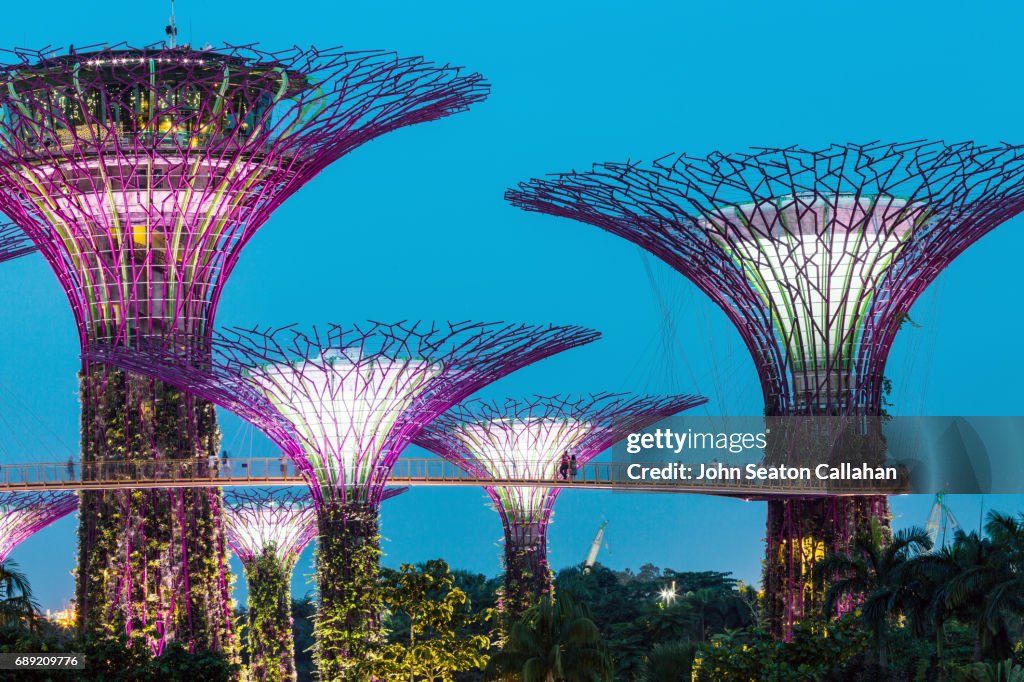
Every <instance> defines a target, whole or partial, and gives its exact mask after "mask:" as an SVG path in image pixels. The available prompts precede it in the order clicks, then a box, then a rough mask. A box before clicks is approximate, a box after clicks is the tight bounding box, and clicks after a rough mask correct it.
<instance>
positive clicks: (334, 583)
mask: <svg viewBox="0 0 1024 682" xmlns="http://www.w3.org/2000/svg"><path fill="white" fill-rule="evenodd" d="M317 523H318V525H319V530H320V537H319V540H318V543H317V549H316V584H317V589H318V594H319V604H318V612H317V619H316V627H315V631H314V633H315V636H316V649H315V651H314V658H315V660H316V662H317V669H318V670H319V672H320V678H321V680H323V682H337V681H339V680H358V679H360V678H359V677H357V676H355V674H354V672H353V670H354V668H355V666H357V665H358V664H359V662H360V661H362V660H363V659H364V658H365V657H366V656H367V655H368V654H369V653H370V652H371V651H373V650H374V649H375V648H376V646H377V645H379V644H380V642H381V632H380V612H381V590H380V584H379V578H380V555H381V552H380V535H379V510H378V509H377V507H375V506H369V505H366V504H362V503H349V504H343V503H341V502H332V503H328V504H326V505H325V506H323V507H322V508H321V509H320V510H319V513H318V516H317Z"/></svg>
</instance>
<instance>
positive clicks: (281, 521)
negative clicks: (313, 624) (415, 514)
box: [224, 487, 408, 682]
mask: <svg viewBox="0 0 1024 682" xmlns="http://www.w3.org/2000/svg"><path fill="white" fill-rule="evenodd" d="M406 490H408V488H405V487H402V488H388V489H386V490H385V492H384V499H388V498H390V497H394V496H395V495H398V494H400V493H403V492H405V491H406ZM224 526H225V529H226V531H227V538H228V544H229V545H230V546H231V549H232V550H234V552H235V554H236V555H237V556H238V558H239V560H240V561H241V562H242V566H243V567H244V568H245V579H246V583H247V584H248V587H249V600H248V623H249V628H248V631H247V635H246V650H247V653H248V655H249V667H248V675H249V676H248V678H247V679H249V680H252V681H253V682H268V681H270V680H279V681H282V682H284V681H287V680H295V679H296V673H295V643H294V637H293V635H292V624H293V620H292V602H291V580H292V571H293V570H294V568H295V564H296V562H297V561H298V560H299V555H300V554H302V550H303V549H305V547H306V545H308V544H309V543H310V542H311V541H312V540H313V539H314V538H315V537H316V535H317V525H316V508H315V507H314V506H313V500H312V498H311V497H310V496H309V493H308V491H303V492H301V493H296V492H294V491H284V492H282V491H281V490H275V489H273V488H256V489H251V490H247V491H245V492H241V491H232V492H230V493H227V494H226V495H225V496H224Z"/></svg>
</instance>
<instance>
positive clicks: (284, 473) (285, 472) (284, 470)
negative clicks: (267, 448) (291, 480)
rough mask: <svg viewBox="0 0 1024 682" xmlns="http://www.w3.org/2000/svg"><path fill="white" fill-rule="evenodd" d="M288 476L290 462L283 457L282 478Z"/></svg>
mask: <svg viewBox="0 0 1024 682" xmlns="http://www.w3.org/2000/svg"><path fill="white" fill-rule="evenodd" d="M287 476H288V460H287V458H285V456H284V455H281V478H286V477H287Z"/></svg>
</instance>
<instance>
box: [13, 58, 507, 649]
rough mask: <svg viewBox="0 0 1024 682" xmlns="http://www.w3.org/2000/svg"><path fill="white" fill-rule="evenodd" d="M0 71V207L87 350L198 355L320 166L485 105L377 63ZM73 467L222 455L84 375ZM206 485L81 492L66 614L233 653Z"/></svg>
mask: <svg viewBox="0 0 1024 682" xmlns="http://www.w3.org/2000/svg"><path fill="white" fill-rule="evenodd" d="M9 55H10V56H9V58H8V60H7V64H6V66H3V67H0V80H2V81H3V85H4V87H3V88H0V211H3V212H4V213H6V214H7V215H9V216H10V217H11V219H12V220H14V221H15V222H16V223H17V224H18V226H19V227H20V228H21V229H23V230H24V231H25V232H26V233H27V234H28V236H29V237H30V238H31V240H32V241H33V242H34V243H35V245H36V246H37V247H38V248H39V250H40V251H41V252H42V254H43V256H44V257H45V258H46V259H47V261H48V263H49V264H50V266H51V268H52V269H53V270H54V272H55V274H56V275H57V277H58V279H59V281H60V283H61V285H62V286H63V288H64V290H65V292H66V293H67V296H68V299H69V301H70V302H71V308H72V311H73V313H74V317H75V320H76V323H77V325H78V329H79V334H80V337H81V342H82V345H83V347H85V346H88V345H91V344H97V343H101V344H109V345H113V346H117V347H137V346H139V345H156V346H172V345H175V344H180V343H190V344H192V345H194V346H196V347H199V348H202V347H205V346H206V345H207V342H208V339H209V336H210V333H211V332H210V330H211V325H212V324H213V318H214V312H215V310H216V307H217V304H218V301H219V300H220V296H221V293H222V290H223V287H224V284H225V283H226V281H227V277H228V275H229V274H230V272H231V270H232V268H233V267H234V265H235V263H236V262H237V259H238V257H239V255H240V253H241V248H242V247H243V246H244V245H245V244H246V243H247V242H248V241H249V239H251V238H252V236H253V234H254V233H255V231H256V230H257V229H258V228H259V227H260V226H261V225H262V224H263V223H264V222H266V220H267V218H268V217H269V216H270V214H271V212H272V211H273V210H274V209H275V208H276V207H277V206H278V205H279V204H280V203H281V202H282V201H284V200H285V199H286V198H287V197H288V196H290V195H291V194H292V193H293V192H295V191H296V190H297V189H298V188H300V187H301V186H302V185H303V184H304V183H305V182H307V181H308V180H309V179H310V178H312V177H313V176H314V175H316V174H317V173H318V172H319V171H321V170H322V169H323V168H324V167H325V166H327V165H328V164H329V163H331V162H332V161H334V160H335V159H337V158H339V157H341V156H342V155H344V154H345V153H347V152H349V151H351V150H352V149H354V148H356V147H358V146H359V145H361V144H362V143H364V142H366V141H368V140H370V139H372V138H374V137H376V136H378V135H381V134H383V133H386V132H388V131H391V130H394V129H396V128H399V127H402V126H405V125H410V124H413V123H419V122H423V121H429V120H433V119H438V118H441V117H443V116H447V115H449V114H452V113H455V112H458V111H462V110H464V109H465V108H467V107H468V106H469V105H470V104H472V103H474V102H477V101H479V100H481V99H483V98H484V97H485V96H486V92H487V88H486V85H485V84H484V83H483V81H482V79H481V77H480V76H479V75H476V74H462V73H461V72H460V71H459V70H458V69H455V68H450V67H447V66H436V65H433V64H431V63H429V62H426V61H424V60H422V59H420V58H404V57H398V56H396V55H394V54H391V53H387V52H345V51H344V50H341V49H329V50H316V49H309V50H301V49H298V48H294V49H291V50H288V51H284V52H275V53H270V52H263V51H260V50H258V49H257V48H255V47H252V46H247V47H232V46H225V47H223V48H219V49H203V50H194V49H191V48H188V47H182V48H175V47H170V48H167V47H160V46H149V47H141V48H136V47H131V46H128V45H117V46H114V47H102V48H87V49H86V50H80V51H78V52H76V51H74V50H72V49H69V52H68V54H63V55H61V54H58V53H57V52H55V51H50V50H46V51H41V52H31V51H16V52H13V53H9ZM81 394H82V397H81V399H82V407H83V409H82V459H83V462H84V463H90V462H93V461H95V460H97V459H101V458H114V459H117V460H148V459H153V458H176V459H187V458H194V459H195V461H196V464H195V466H196V467H197V469H198V468H201V467H203V466H204V465H203V464H202V462H203V461H205V460H206V458H207V456H208V455H209V454H210V453H216V452H217V451H218V450H219V431H218V429H217V424H216V416H215V414H214V411H213V409H212V406H210V405H209V404H207V403H205V402H204V401H198V400H196V399H194V398H192V397H190V396H188V395H185V394H183V393H181V392H180V391H178V390H174V389H171V388H170V387H168V386H166V385H163V384H161V383H160V382H154V381H150V380H147V379H143V378H141V377H139V376H134V375H130V374H125V373H124V372H110V371H108V370H107V369H106V368H100V367H96V366H89V365H88V364H87V365H85V366H84V368H83V373H82V379H81ZM219 506H220V493H219V491H217V490H215V489H191V490H188V491H175V492H174V493H173V494H171V495H168V494H167V493H166V492H154V491H146V492H132V493H128V492H123V491H110V492H104V493H100V492H87V493H85V494H83V495H82V500H81V520H82V523H81V527H80V535H79V545H80V547H79V567H78V583H77V588H76V589H77V593H76V600H77V603H78V607H79V608H78V617H79V626H80V627H81V628H82V629H83V630H86V631H91V632H101V633H102V632H106V633H113V632H115V631H117V630H119V629H120V630H123V631H127V632H128V633H129V634H130V635H131V636H133V637H142V638H144V639H145V640H146V641H147V643H148V644H149V645H150V647H151V649H152V650H153V651H154V652H155V653H160V651H162V647H163V644H164V642H166V641H167V640H168V639H171V638H178V639H180V640H183V641H185V642H187V643H188V645H189V646H190V647H193V648H195V647H199V648H209V649H220V650H225V651H230V649H231V647H232V637H231V632H230V617H231V614H230V604H229V599H228V594H227V584H228V581H227V579H226V575H225V570H226V569H225V557H226V554H225V553H226V549H225V545H224V539H223V532H222V530H221V529H220V528H219V521H218V518H217V517H218V514H219Z"/></svg>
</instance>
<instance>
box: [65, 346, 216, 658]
mask: <svg viewBox="0 0 1024 682" xmlns="http://www.w3.org/2000/svg"><path fill="white" fill-rule="evenodd" d="M80 390H81V401H82V475H83V476H84V477H95V476H98V475H99V476H104V477H109V476H111V475H112V474H113V473H114V472H116V471H123V470H124V469H119V467H137V470H146V469H148V468H152V469H153V470H154V471H157V472H158V470H159V467H161V466H164V465H163V464H162V463H161V462H163V461H166V460H191V464H190V465H187V466H191V467H193V468H194V469H193V471H192V472H191V473H205V471H206V467H207V464H206V461H207V457H208V456H209V455H210V454H211V453H214V454H215V453H217V451H218V446H219V442H220V433H219V430H218V427H217V421H216V415H215V412H214V408H213V405H211V404H210V403H207V402H205V401H202V400H200V399H197V398H194V397H191V396H188V395H186V394H183V393H182V392H181V391H179V390H177V389H175V388H172V387H170V386H168V385H167V384H163V383H161V382H159V381H155V380H152V379H149V378H143V377H140V376H137V375H133V374H128V373H126V372H123V371H120V370H109V369H103V368H101V367H95V366H94V367H90V368H89V369H88V370H87V372H86V373H85V374H83V376H82V377H81V381H80ZM183 473H186V474H187V473H189V472H183ZM220 510H221V496H220V490H219V489H217V488H188V489H170V490H159V489H149V490H145V489H126V490H106V491H88V492H83V493H82V496H81V502H80V511H81V514H80V516H81V523H80V526H79V542H78V552H79V557H78V558H79V562H78V575H77V585H76V602H77V613H78V616H77V618H78V628H79V630H80V631H81V632H83V633H86V634H92V635H100V636H103V635H112V636H116V635H117V634H118V633H120V632H127V633H128V635H129V637H130V638H131V639H132V640H133V641H142V642H144V643H145V645H146V646H148V647H149V648H150V650H151V652H152V653H153V654H154V655H159V654H160V653H162V651H163V648H164V646H165V644H166V643H167V642H169V641H172V640H177V641H180V642H182V643H183V644H185V645H186V646H188V647H189V649H190V650H193V651H199V650H210V651H222V652H225V653H227V654H228V655H229V656H231V655H233V654H234V644H233V637H232V631H231V614H230V605H229V584H228V582H229V578H228V575H227V554H226V543H225V538H224V532H223V529H222V527H221V525H220Z"/></svg>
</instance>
